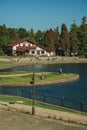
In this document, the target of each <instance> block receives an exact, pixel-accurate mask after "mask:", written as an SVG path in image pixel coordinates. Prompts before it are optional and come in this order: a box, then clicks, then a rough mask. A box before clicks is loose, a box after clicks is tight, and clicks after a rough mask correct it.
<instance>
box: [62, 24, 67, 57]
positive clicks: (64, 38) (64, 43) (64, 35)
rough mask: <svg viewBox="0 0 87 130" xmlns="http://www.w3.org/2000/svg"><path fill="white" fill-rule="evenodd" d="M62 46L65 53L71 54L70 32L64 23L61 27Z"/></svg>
mask: <svg viewBox="0 0 87 130" xmlns="http://www.w3.org/2000/svg"><path fill="white" fill-rule="evenodd" d="M60 38H61V40H60V42H61V48H62V51H63V52H64V55H69V33H68V29H67V27H66V25H65V24H64V23H63V24H62V27H61V37H60Z"/></svg>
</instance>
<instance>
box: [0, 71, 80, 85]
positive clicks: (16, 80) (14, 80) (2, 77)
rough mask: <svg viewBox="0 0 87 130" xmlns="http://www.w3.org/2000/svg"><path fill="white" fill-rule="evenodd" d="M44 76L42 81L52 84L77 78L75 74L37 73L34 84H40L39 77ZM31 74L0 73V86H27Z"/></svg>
mask: <svg viewBox="0 0 87 130" xmlns="http://www.w3.org/2000/svg"><path fill="white" fill-rule="evenodd" d="M42 75H44V81H43V83H46V82H49V81H50V82H52V81H53V82H54V81H62V80H69V79H71V78H73V77H76V76H78V75H77V74H70V73H68V74H64V73H62V74H59V73H58V72H43V73H42V72H37V73H35V83H40V82H42V80H41V76H42ZM32 76H33V74H32V73H31V72H30V73H28V72H25V71H16V72H14V73H13V72H1V73H0V84H6V83H7V84H19V85H20V84H25V85H26V84H29V82H31V81H32Z"/></svg>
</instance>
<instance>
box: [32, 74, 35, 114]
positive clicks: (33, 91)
mask: <svg viewBox="0 0 87 130" xmlns="http://www.w3.org/2000/svg"><path fill="white" fill-rule="evenodd" d="M32 81H33V86H32V115H35V84H34V83H35V73H34V72H33V77H32Z"/></svg>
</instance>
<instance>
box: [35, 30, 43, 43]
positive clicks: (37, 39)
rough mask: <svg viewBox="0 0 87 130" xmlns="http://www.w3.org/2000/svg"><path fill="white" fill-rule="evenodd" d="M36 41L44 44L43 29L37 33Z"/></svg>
mask: <svg viewBox="0 0 87 130" xmlns="http://www.w3.org/2000/svg"><path fill="white" fill-rule="evenodd" d="M35 41H36V43H38V44H40V45H44V33H43V32H42V31H41V30H38V31H37V32H36V34H35Z"/></svg>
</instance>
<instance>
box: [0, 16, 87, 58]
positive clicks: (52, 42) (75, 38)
mask: <svg viewBox="0 0 87 130" xmlns="http://www.w3.org/2000/svg"><path fill="white" fill-rule="evenodd" d="M25 38H26V39H28V40H30V41H32V42H35V43H37V44H40V45H42V46H44V47H46V48H47V49H48V50H50V51H54V52H55V54H59V53H57V52H58V51H60V50H61V52H63V53H60V55H62V54H64V55H65V56H68V55H71V53H75V54H78V55H83V56H85V55H87V18H86V17H85V16H83V17H82V19H81V24H80V25H79V26H78V25H77V24H76V23H75V21H74V23H72V25H71V27H70V29H68V28H67V26H66V24H65V23H62V24H61V31H60V32H59V28H58V27H56V28H54V29H52V28H50V29H48V30H45V31H41V30H38V31H37V32H34V30H33V29H32V28H31V29H30V30H26V29H25V28H18V29H17V28H8V27H6V25H5V24H3V25H0V54H4V53H3V46H6V45H8V44H9V43H10V41H13V40H18V39H25Z"/></svg>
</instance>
